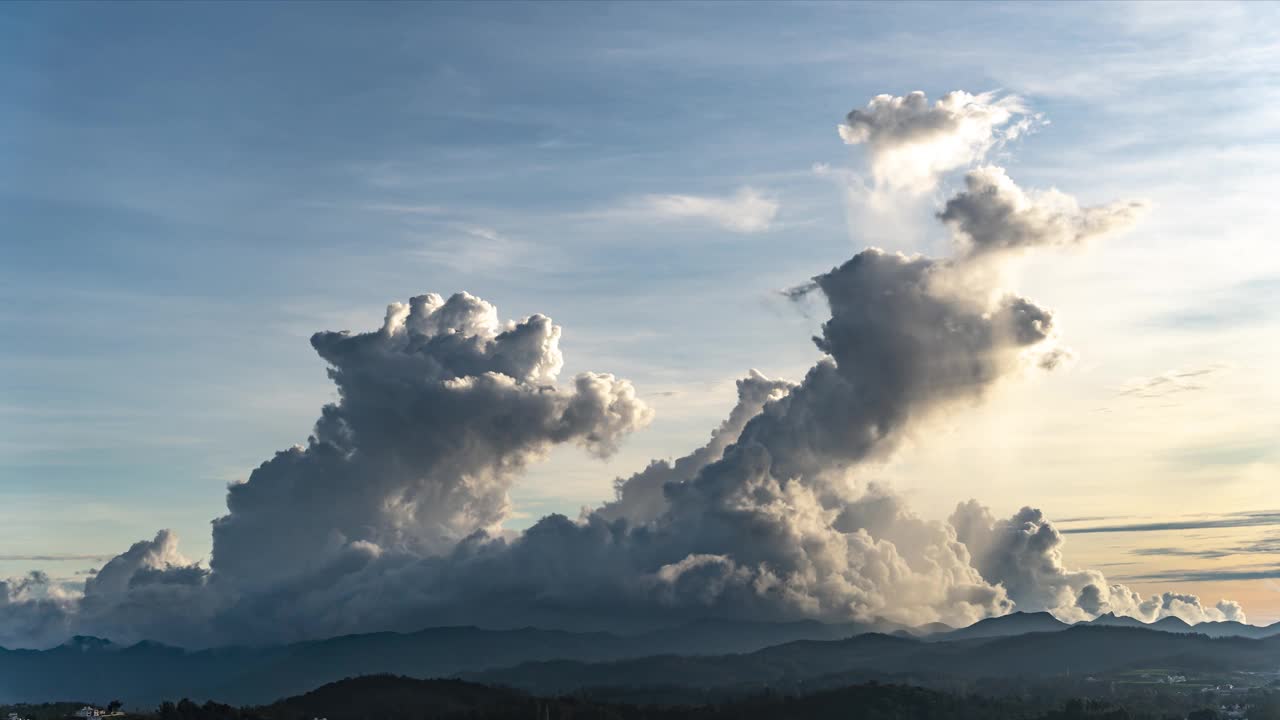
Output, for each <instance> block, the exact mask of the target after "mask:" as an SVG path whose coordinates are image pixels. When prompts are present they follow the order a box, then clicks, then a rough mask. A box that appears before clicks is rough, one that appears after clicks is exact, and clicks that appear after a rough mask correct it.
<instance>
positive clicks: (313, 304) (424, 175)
mask: <svg viewBox="0 0 1280 720" xmlns="http://www.w3.org/2000/svg"><path fill="white" fill-rule="evenodd" d="M1277 12H1278V11H1277V8H1276V7H1275V6H1273V5H1269V4H1264V3H1240V4H1232V3H1214V4H1211V5H1198V4H1194V3H1177V4H1160V3H1136V4H1124V3H1106V4H1050V3H1034V4H1031V3H1016V4H965V3H944V4H925V3H921V4H913V3H900V4H892V5H890V4H836V3H817V4H804V3H787V4H767V3H746V4H733V3H709V4H676V3H663V4H610V3H595V4H582V3H568V4H554V3H546V4H534V3H512V4H449V3H432V4H382V5H376V4H359V5H355V4H343V3H320V4H304V3H280V4H249V3H235V4H225V3H218V4H198V3H184V4H181V5H161V4H145V3H138V4H75V3H60V4H49V3H45V4H24V3H9V4H6V5H4V6H3V7H0V89H2V90H3V96H4V97H5V98H6V102H4V103H3V104H2V106H0V218H3V223H0V298H2V301H0V332H3V335H4V337H5V338H7V341H6V342H3V343H0V369H2V372H0V577H6V576H12V577H17V576H20V575H22V574H23V573H25V572H27V571H29V570H32V569H43V570H45V571H47V572H48V573H49V574H50V575H51V576H53V577H54V578H56V579H60V580H64V581H66V582H81V581H82V580H83V577H84V575H83V573H84V572H85V571H86V570H87V569H88V568H98V567H102V565H103V564H104V563H105V562H107V561H108V560H109V559H110V558H112V557H114V556H115V555H116V554H118V553H120V552H121V551H122V550H124V549H125V548H128V547H129V546H130V545H131V544H132V543H134V542H137V541H139V540H143V539H149V538H151V537H152V536H154V535H155V533H156V531H157V530H158V529H160V528H171V529H172V530H173V531H174V532H175V533H176V535H177V536H180V537H181V542H182V548H183V554H184V555H185V557H186V558H189V559H191V560H195V561H202V562H204V563H206V564H207V563H208V562H209V559H210V557H211V554H212V551H213V545H212V542H213V541H212V539H211V535H210V526H209V522H210V519H211V518H215V517H218V516H220V515H223V514H224V513H226V512H227V509H226V501H227V487H228V484H230V483H239V482H243V481H245V480H246V479H247V478H248V477H249V474H250V472H252V471H253V469H254V468H255V467H257V466H258V465H260V464H261V463H263V462H264V461H266V460H268V459H270V458H272V456H273V454H274V453H275V452H277V451H279V450H281V449H283V448H288V447H290V446H292V445H294V444H296V443H305V442H306V440H307V437H308V435H309V434H310V433H311V428H312V426H313V424H314V423H315V422H316V417H317V414H318V411H319V408H320V406H321V405H322V404H324V403H326V402H333V401H336V400H337V398H338V395H337V392H336V389H335V384H334V382H333V381H331V380H330V379H329V378H328V377H326V361H325V359H322V358H321V357H318V356H317V353H316V350H314V349H313V348H312V347H311V345H310V343H309V338H310V337H311V335H312V333H315V332H317V331H322V330H351V331H355V332H368V331H374V330H377V329H378V328H379V327H380V326H382V323H383V315H384V311H385V308H386V306H387V304H388V303H389V302H393V301H406V300H407V299H408V298H410V297H412V296H417V295H420V294H423V293H428V292H436V293H440V294H442V295H444V296H445V297H448V296H449V295H451V294H452V293H455V292H458V291H464V290H465V291H468V292H470V293H472V294H474V295H476V296H479V297H481V298H484V299H485V300H486V301H488V302H490V303H492V304H493V305H494V306H496V308H497V313H498V316H499V317H501V318H503V319H506V318H512V319H516V320H519V319H521V318H525V317H528V316H530V315H533V314H535V313H542V314H545V315H547V316H549V317H550V318H552V319H553V320H554V321H555V323H556V324H557V325H560V326H561V327H562V328H563V333H562V335H561V337H560V342H559V344H560V348H561V350H562V351H563V353H564V361H565V367H564V370H563V372H562V373H561V382H562V383H564V382H565V378H570V377H572V376H574V375H576V374H578V373H580V372H583V371H595V372H604V373H612V374H613V375H616V376H617V377H619V378H626V379H628V380H629V381H630V382H631V383H632V384H633V385H634V388H635V392H636V393H637V395H638V397H639V398H640V399H642V400H643V402H644V403H645V404H646V405H647V406H648V407H649V408H651V409H652V412H653V415H652V419H651V420H650V421H648V422H647V424H645V423H636V425H637V426H636V427H635V431H634V432H631V433H629V434H628V436H627V437H626V438H625V440H622V441H621V442H620V443H619V446H618V448H617V451H616V452H614V453H613V454H612V455H610V456H609V457H607V458H604V459H600V458H596V457H592V456H591V455H590V454H589V453H586V454H584V453H583V452H581V451H579V450H577V449H575V448H573V447H564V446H556V447H555V448H554V449H551V450H550V451H549V453H550V454H549V457H548V458H547V459H546V460H545V461H543V462H538V463H531V464H530V466H529V467H528V468H527V471H525V472H523V473H522V475H521V477H520V478H519V479H518V480H517V481H515V482H514V483H513V484H512V485H511V487H510V496H511V505H512V508H511V510H510V511H509V512H507V513H506V514H505V515H504V518H503V521H502V522H503V527H505V528H507V529H509V530H512V531H519V530H522V529H524V528H527V527H530V526H532V525H534V523H535V522H536V521H538V519H539V518H541V517H543V516H544V515H547V514H548V513H553V512H554V513H562V514H564V515H566V516H568V517H570V518H574V517H578V516H579V514H580V510H581V509H582V508H584V507H595V506H598V505H600V503H602V502H605V501H607V500H610V499H611V498H612V497H613V492H614V491H613V481H614V479H615V478H619V477H627V476H630V475H632V474H633V473H636V472H638V471H640V470H642V469H644V468H645V466H646V465H647V464H648V463H649V461H650V459H651V458H673V457H678V456H681V455H684V454H685V453H686V452H688V450H689V449H690V448H695V447H698V446H699V445H702V444H703V443H705V442H706V441H707V438H708V436H709V433H710V431H711V430H712V429H713V428H715V427H717V426H718V425H719V424H720V422H721V421H722V419H723V418H724V417H725V416H726V413H728V412H729V410H730V408H732V407H733V406H734V402H735V399H736V397H737V396H736V390H735V381H736V380H738V379H739V378H742V377H743V376H744V375H745V374H746V373H747V371H748V370H749V369H752V368H755V369H758V370H759V371H760V372H761V373H763V374H764V375H766V376H768V377H770V378H786V379H789V380H792V381H799V380H800V379H801V378H802V377H803V376H804V375H805V373H806V371H807V369H808V368H810V366H813V365H814V363H815V362H816V361H817V360H818V359H819V358H820V356H821V355H822V353H821V352H820V351H819V350H818V349H817V348H815V347H814V344H813V343H812V342H810V341H809V338H810V337H811V336H814V335H815V334H820V333H821V332H822V330H821V326H822V323H823V321H824V320H825V319H826V313H825V311H824V310H823V309H822V308H821V307H820V303H819V304H814V303H812V302H801V303H796V302H793V301H792V300H790V299H788V298H787V297H786V296H785V295H784V294H783V293H780V292H779V291H780V290H784V289H786V288H792V287H795V286H797V285H799V284H802V283H804V282H805V281H807V280H808V279H809V278H811V277H814V276H816V275H819V274H822V273H827V272H828V271H830V270H831V269H832V268H833V267H834V266H837V265H840V264H842V263H844V262H845V261H846V260H848V259H849V258H850V256H852V255H854V254H855V253H857V252H858V251H860V250H861V249H862V248H864V247H867V246H877V247H881V248H884V249H886V250H890V251H902V252H907V253H913V252H920V253H925V254H928V255H939V254H942V253H943V250H944V248H945V246H946V244H947V242H948V238H947V233H946V231H945V228H944V226H943V224H941V223H937V222H936V220H934V219H933V218H932V217H931V215H932V213H934V212H937V211H939V210H941V209H942V207H943V204H944V203H945V201H946V199H947V198H948V197H950V196H951V195H953V194H954V193H955V192H956V190H957V189H958V188H961V187H962V186H963V178H962V176H963V174H964V173H963V168H958V169H956V171H955V172H949V173H947V174H945V175H944V176H943V177H942V179H941V180H940V182H939V184H938V185H937V186H936V187H931V188H928V189H926V190H925V191H924V192H922V193H921V194H919V196H918V197H916V198H915V199H913V200H912V203H913V204H912V206H911V207H912V209H914V210H919V211H922V212H918V213H916V215H912V216H907V215H906V214H903V213H897V212H875V211H872V210H869V209H868V204H867V199H866V197H865V196H863V195H860V193H859V191H858V189H857V187H855V184H854V183H852V182H851V180H850V178H851V177H856V176H857V175H858V173H861V172H863V168H865V167H866V165H867V160H868V152H869V150H868V148H867V146H865V145H849V144H846V143H843V142H841V138H840V135H839V134H838V133H837V126H838V125H839V124H840V123H841V122H842V121H844V119H845V117H846V114H847V113H849V112H850V111H851V110H853V109H855V108H864V107H866V105H867V103H868V101H869V100H870V99H871V98H873V97H875V96H877V95H880V94H889V95H895V96H904V95H906V94H907V93H909V92H912V91H916V90H920V91H923V92H924V93H925V94H926V95H927V96H928V97H929V98H930V99H931V101H932V100H933V99H935V98H938V97H941V96H942V95H944V94H945V93H947V92H949V91H953V90H965V91H968V92H971V93H975V94H976V93H983V92H994V93H997V94H998V95H999V96H1001V97H1004V96H1016V97H1017V98H1020V99H1021V102H1022V103H1023V105H1025V108H1026V113H1025V117H1027V118H1029V119H1030V122H1029V124H1028V128H1029V129H1028V131H1027V132H1025V133H1024V134H1022V135H1021V136H1019V137H1017V138H1015V139H1010V141H1009V142H1007V143H1001V144H1000V145H999V146H998V147H994V148H993V149H992V150H991V152H990V154H989V156H988V157H986V158H985V159H984V160H982V162H987V161H990V162H997V163H998V164H999V165H1000V166H1002V167H1004V168H1006V169H1007V170H1008V173H1009V175H1010V176H1011V177H1013V178H1014V179H1015V180H1016V181H1017V182H1018V183H1019V185H1021V186H1023V187H1029V188H1041V189H1048V188H1056V189H1058V190H1060V191H1062V192H1064V193H1068V194H1070V195H1073V196H1075V197H1076V198H1077V199H1078V200H1079V202H1080V204H1081V205H1085V206H1092V205H1099V204H1105V203H1109V202H1112V201H1115V200H1119V199H1130V198H1133V199H1138V200H1141V201H1143V202H1145V203H1146V204H1147V206H1148V207H1149V210H1148V212H1147V213H1146V214H1145V216H1144V217H1143V218H1142V219H1141V221H1140V222H1138V223H1136V224H1135V225H1134V226H1133V227H1132V228H1131V229H1128V230H1127V231H1126V232H1124V233H1123V234H1119V235H1116V236H1115V237H1108V238H1106V239H1105V240H1103V241H1100V242H1097V243H1092V242H1091V243H1088V245H1087V247H1083V248H1071V249H1068V250H1064V251H1060V252H1053V253H1046V254H1036V255H1035V256H1033V257H1028V259H1027V260H1026V262H1025V265H1024V266H1023V267H1021V268H1020V271H1019V272H1018V273H1017V275H1016V277H1012V278H1010V283H1011V289H1013V290H1016V291H1017V292H1019V293H1025V294H1027V295H1028V296H1030V297H1032V298H1034V299H1035V300H1036V301H1037V303H1041V304H1043V305H1044V306H1045V307H1048V308H1051V309H1052V310H1053V312H1054V327H1055V328H1056V329H1057V330H1058V331H1059V332H1060V333H1061V335H1062V337H1063V339H1064V341H1065V343H1066V344H1067V345H1068V346H1069V347H1070V348H1071V349H1072V351H1073V353H1074V357H1073V359H1072V361H1071V362H1070V363H1069V364H1067V365H1068V366H1066V367H1062V368H1059V369H1057V370H1055V371H1054V372H1053V373H1043V374H1036V375H1028V376H1026V377H1018V378H1014V379H1010V380H1008V381H1007V382H1001V383H1000V384H998V385H996V386H994V387H992V388H991V389H990V390H989V391H988V392H985V393H984V394H983V396H982V398H981V401H980V402H978V401H975V402H971V403H964V404H963V405H962V406H960V407H953V408H948V409H947V410H946V411H945V412H941V413H938V414H937V415H936V416H931V417H930V419H929V421H928V422H927V423H924V424H921V425H919V426H912V427H911V428H910V429H909V431H904V437H903V438H902V441H901V443H900V444H899V445H898V446H897V447H896V448H895V450H894V452H893V453H891V454H889V455H886V456H884V457H881V458H877V459H876V462H875V464H874V465H872V466H868V467H863V468H862V470H861V472H862V474H863V477H864V479H865V480H867V481H874V482H875V483H880V484H883V485H884V486H886V487H891V488H893V490H894V492H895V493H897V494H899V495H900V496H901V497H903V498H905V499H906V500H907V501H909V503H910V505H911V507H912V508H913V509H914V511H915V512H916V513H919V514H920V516H922V517H924V518H927V519H931V520H932V519H936V520H943V519H946V518H947V517H948V516H949V515H950V514H951V513H952V511H953V510H954V508H955V507H956V505H957V503H960V502H963V501H966V500H968V499H970V498H976V499H978V500H979V501H980V502H982V503H983V504H984V505H986V506H988V507H990V508H991V511H992V513H994V514H995V516H997V517H1006V516H1010V515H1012V514H1013V513H1016V512H1018V511H1019V509H1020V508H1022V507H1023V506H1026V505H1029V506H1033V507H1036V508H1039V509H1040V510H1042V511H1043V513H1044V515H1045V516H1046V517H1048V518H1049V519H1051V520H1052V521H1053V522H1054V523H1055V524H1056V526H1057V528H1058V529H1059V530H1060V531H1061V532H1062V534H1063V535H1064V538H1065V542H1064V545H1063V550H1062V552H1063V555H1064V558H1065V561H1066V562H1067V564H1068V565H1070V566H1072V567H1089V568H1096V569H1098V570H1100V571H1103V572H1105V573H1106V575H1107V577H1108V578H1109V579H1111V580H1114V581H1120V582H1124V583H1125V584H1126V585H1128V586H1129V587H1131V588H1133V589H1135V590H1137V591H1139V592H1141V593H1142V594H1144V595H1145V594H1149V593H1154V592H1161V591H1164V590H1168V589H1170V588H1171V587H1176V588H1177V589H1178V590H1179V591H1184V592H1192V593H1195V594H1197V595H1199V596H1201V597H1202V598H1204V599H1205V600H1206V601H1207V603H1210V604H1211V603H1214V602H1217V601H1218V599H1220V598H1231V599H1234V600H1236V601H1239V602H1240V603H1241V604H1242V605H1243V606H1244V608H1245V610H1247V611H1248V614H1249V615H1248V616H1249V620H1250V621H1251V622H1254V623H1263V622H1271V621H1274V620H1280V565H1277V562H1276V561H1277V555H1278V554H1280V501H1277V500H1276V498H1275V492H1274V491H1275V487H1276V481H1277V480H1278V479H1280V432H1278V431H1280V381H1277V375H1276V373H1275V371H1274V368H1275V367H1276V365H1277V361H1278V360H1280V342H1277V341H1276V339H1275V338H1276V337H1277V332H1276V331H1277V329H1278V327H1280V317H1278V316H1277V313H1276V310H1275V309H1274V308H1275V307H1277V306H1280V304H1278V303H1277V302H1276V300H1277V298H1280V252H1277V251H1276V249H1275V247H1274V239H1273V238H1272V237H1271V234H1272V233H1271V232H1270V230H1271V229H1272V228H1274V227H1276V226H1277V223H1278V221H1280V209H1277V206H1276V203H1275V202H1274V194H1275V192H1276V190H1277V189H1278V188H1280V130H1277V128H1280V82H1278V81H1280V30H1277V28H1280V18H1277V17H1276V15H1277Z"/></svg>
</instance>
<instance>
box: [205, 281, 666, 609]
mask: <svg viewBox="0 0 1280 720" xmlns="http://www.w3.org/2000/svg"><path fill="white" fill-rule="evenodd" d="M559 340H560V328H559V327H558V326H556V325H554V324H553V323H552V322H551V320H550V319H549V318H547V317H546V316H543V315H533V316H531V317H528V318H525V319H524V320H521V321H518V322H506V323H502V322H500V321H499V320H498V315H497V310H496V309H495V308H494V307H493V306H492V305H490V304H489V303H487V302H485V301H483V300H481V299H479V298H476V297H474V296H472V295H468V294H466V293H459V294H457V295H454V296H452V297H450V298H448V299H447V300H446V299H444V298H442V297H441V296H439V295H422V296H418V297H415V298H412V299H411V300H410V301H409V302H408V303H407V304H406V303H395V304H393V305H391V306H390V307H389V308H388V309H387V315H386V320H385V322H384V323H383V326H382V328H381V329H380V330H378V331H376V332H370V333H360V334H350V333H345V332H342V333H338V332H322V333H317V334H315V335H314V336H313V337H312V338H311V344H312V346H313V347H314V348H315V349H316V351H317V352H318V353H319V354H320V356H321V357H323V358H324V359H325V360H326V361H327V362H328V363H329V365H330V370H329V376H330V377H331V378H332V379H333V381H334V383H335V384H336V385H337V388H338V394H339V398H340V399H339V401H338V402H337V403H334V404H331V405H326V406H325V407H324V409H323V411H322V413H321V416H320V419H319V420H317V422H316V425H315V428H314V430H313V433H312V436H311V438H310V439H309V440H308V442H307V444H306V445H305V446H297V447H294V448H291V449H289V450H285V451H282V452H280V453H277V454H276V456H275V457H274V458H272V459H271V460H269V461H267V462H266V463H263V464H262V465H261V466H260V467H259V468H258V469H257V470H255V471H254V472H253V473H252V474H251V475H250V476H249V479H248V481H247V482H245V483H242V484H239V485H233V486H232V487H231V489H230V491H229V492H228V496H227V508H228V510H229V513H228V514H227V515H226V516H224V517H222V518H219V519H218V520H216V521H215V522H214V530H213V540H214V547H213V558H212V566H213V569H214V571H215V572H216V573H217V574H218V576H219V578H220V579H222V580H224V581H225V580H228V579H234V580H235V582H236V583H239V584H242V585H245V586H248V587H265V586H270V585H274V584H278V583H280V582H281V581H283V580H285V579H287V578H288V577H290V576H291V575H295V574H299V573H305V572H309V571H313V570H318V569H320V568H323V567H325V566H327V565H328V564H329V563H331V562H333V561H334V560H335V559H336V558H339V557H341V556H343V555H344V554H346V553H347V548H348V547H349V546H350V545H352V544H353V543H368V544H370V546H372V547H376V548H379V549H389V550H396V551H404V552H411V553H415V554H421V555H434V554H440V553H443V552H445V551H447V550H448V549H449V548H450V547H452V546H453V545H454V544H456V543H457V542H458V541H459V540H461V539H462V538H464V537H466V536H468V535H470V534H471V533H473V532H475V531H477V530H482V529H485V530H490V531H494V530H496V529H497V528H498V527H499V526H500V525H501V523H502V522H503V521H504V520H506V519H507V517H508V515H509V514H510V512H511V503H510V499H509V497H508V490H509V489H510V487H511V484H512V483H513V482H514V479H515V477H516V476H517V475H518V474H519V472H520V471H521V470H522V469H524V467H525V466H527V465H528V463H530V462H533V461H535V460H538V459H540V458H542V457H543V456H544V455H545V454H546V453H547V451H548V450H549V449H550V448H551V447H552V446H554V445H557V444H562V443H575V444H577V445H580V446H581V447H583V448H585V449H586V450H587V451H588V452H590V453H592V454H594V455H598V456H602V457H603V456H607V455H609V454H611V453H612V452H613V451H614V450H615V449H616V448H617V444H618V442H619V441H620V440H621V438H622V437H623V436H624V435H626V434H627V433H629V432H631V431H633V430H635V429H637V428H640V427H643V426H644V425H646V424H647V423H648V422H649V421H650V419H651V417H652V411H651V410H650V409H649V407H648V406H647V405H645V404H644V402H642V401H641V400H640V399H639V398H637V396H636V393H635V390H634V388H633V387H632V386H631V384H630V383H629V382H627V381H626V380H622V379H618V378H615V377H614V376H612V375H605V374H596V373H582V374H580V375H578V376H577V377H575V378H573V380H572V382H571V383H569V384H568V385H567V386H561V385H559V384H557V377H558V375H559V373H560V370H561V368H562V366H563V364H564V359H563V357H562V355H561V353H560V348H559Z"/></svg>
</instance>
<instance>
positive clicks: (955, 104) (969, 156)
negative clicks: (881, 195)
mask: <svg viewBox="0 0 1280 720" xmlns="http://www.w3.org/2000/svg"><path fill="white" fill-rule="evenodd" d="M1037 120H1038V118H1037V117H1036V116H1033V115H1031V114H1029V113H1028V111H1027V109H1026V107H1025V106H1024V105H1023V102H1022V100H1021V99H1020V98H1018V97H1016V96H1013V95H1005V96H998V95H997V94H995V93H982V94H979V95H972V94H970V93H967V92H963V91H960V90H957V91H954V92H949V93H947V94H946V95H943V96H942V97H941V98H940V99H938V100H937V101H935V102H933V103H930V102H929V99H928V97H926V96H925V94H924V93H923V92H920V91H916V92H913V93H909V94H907V95H905V96H893V95H877V96H875V97H874V98H872V99H871V102H869V103H867V106H866V107H865V108H860V109H855V110H852V111H851V112H850V113H849V115H848V116H847V117H846V118H845V121H844V123H843V124H841V125H840V126H839V127H838V129H839V131H840V137H841V138H842V139H843V140H844V141H845V143H847V144H849V145H865V146H866V147H867V155H868V158H869V159H870V163H871V174H872V177H873V178H874V180H875V182H876V184H877V185H879V186H881V187H884V188H888V189H893V190H901V191H908V192H911V193H921V192H928V191H929V190H932V189H933V188H934V187H935V186H936V185H937V183H938V180H939V178H940V177H941V176H942V175H943V174H944V173H946V172H948V171H951V170H955V169H957V168H961V167H964V166H966V165H969V164H970V163H973V162H975V161H977V160H979V159H980V158H982V157H983V156H985V155H986V154H987V153H988V152H989V151H990V150H991V149H992V148H993V147H995V146H996V145H997V144H999V143H1002V142H1005V141H1008V140H1012V139H1014V138H1016V137H1018V136H1019V135H1021V134H1022V133H1024V132H1026V131H1027V130H1028V129H1029V128H1030V127H1031V126H1032V124H1033V123H1034V122H1036V121H1037Z"/></svg>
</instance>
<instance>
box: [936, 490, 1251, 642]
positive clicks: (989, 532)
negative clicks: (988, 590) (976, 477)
mask: <svg viewBox="0 0 1280 720" xmlns="http://www.w3.org/2000/svg"><path fill="white" fill-rule="evenodd" d="M950 523H951V525H952V527H954V528H955V529H956V537H957V539H958V540H959V541H960V542H962V543H964V545H965V547H966V548H968V550H969V552H970V553H971V555H972V558H973V564H974V566H975V567H977V568H978V569H979V571H980V572H981V573H982V576H983V577H984V578H986V579H987V580H988V581H990V582H993V583H998V584H1000V585H1001V586H1002V587H1004V588H1005V590H1006V591H1007V592H1008V594H1009V599H1010V600H1012V601H1013V602H1014V603H1015V604H1016V605H1017V607H1018V608H1019V609H1021V610H1024V611H1038V610H1047V611H1049V612H1051V613H1053V614H1054V615H1055V616H1057V617H1058V618H1060V619H1062V620H1065V621H1068V622H1077V621H1080V620H1088V619H1091V618H1093V617H1096V616H1098V615H1101V614H1105V613H1114V614H1116V615H1125V616H1129V617H1134V618H1137V619H1139V620H1142V621H1144V622H1154V621H1156V620H1159V619H1161V618H1165V617H1170V616H1173V617H1177V618H1180V619H1182V620H1184V621H1186V622H1188V623H1191V624H1195V623H1198V622H1206V621H1221V620H1234V621H1237V622H1244V621H1245V619H1246V618H1245V613H1244V609H1243V608H1242V607H1240V604H1239V603H1236V602H1233V601H1229V600H1223V601H1221V602H1219V603H1218V604H1217V605H1205V604H1204V603H1202V602H1201V601H1200V598H1199V597H1197V596H1195V595H1189V594H1180V593H1173V592H1165V593H1163V594H1161V595H1152V596H1150V597H1147V598H1143V597H1142V596H1141V595H1139V594H1138V593H1137V592H1135V591H1134V590H1131V589H1129V588H1128V587H1126V586H1124V585H1121V584H1117V583H1109V582H1108V581H1107V579H1106V578H1105V577H1104V576H1103V574H1102V573H1101V572H1099V571H1097V570H1073V569H1069V568H1067V567H1066V566H1065V565H1064V563H1063V559H1062V544H1063V538H1062V534H1061V533H1060V532H1059V531H1058V529H1057V528H1056V527H1054V525H1053V523H1051V522H1049V520H1048V519H1047V518H1045V516H1044V514H1043V513H1041V512H1040V511H1039V510H1037V509H1035V508H1030V507H1024V508H1022V510H1020V511H1018V512H1017V513H1015V514H1014V515H1013V516H1012V517H1010V518H1007V519H999V520H997V519H996V518H994V517H993V516H992V515H991V513H990V511H989V510H987V508H985V507H983V506H981V505H979V504H978V503H977V502H976V501H973V500H971V501H969V502H967V503H962V504H960V505H959V506H958V507H957V508H956V510H955V512H954V513H953V514H952V515H951V518H950Z"/></svg>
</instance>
